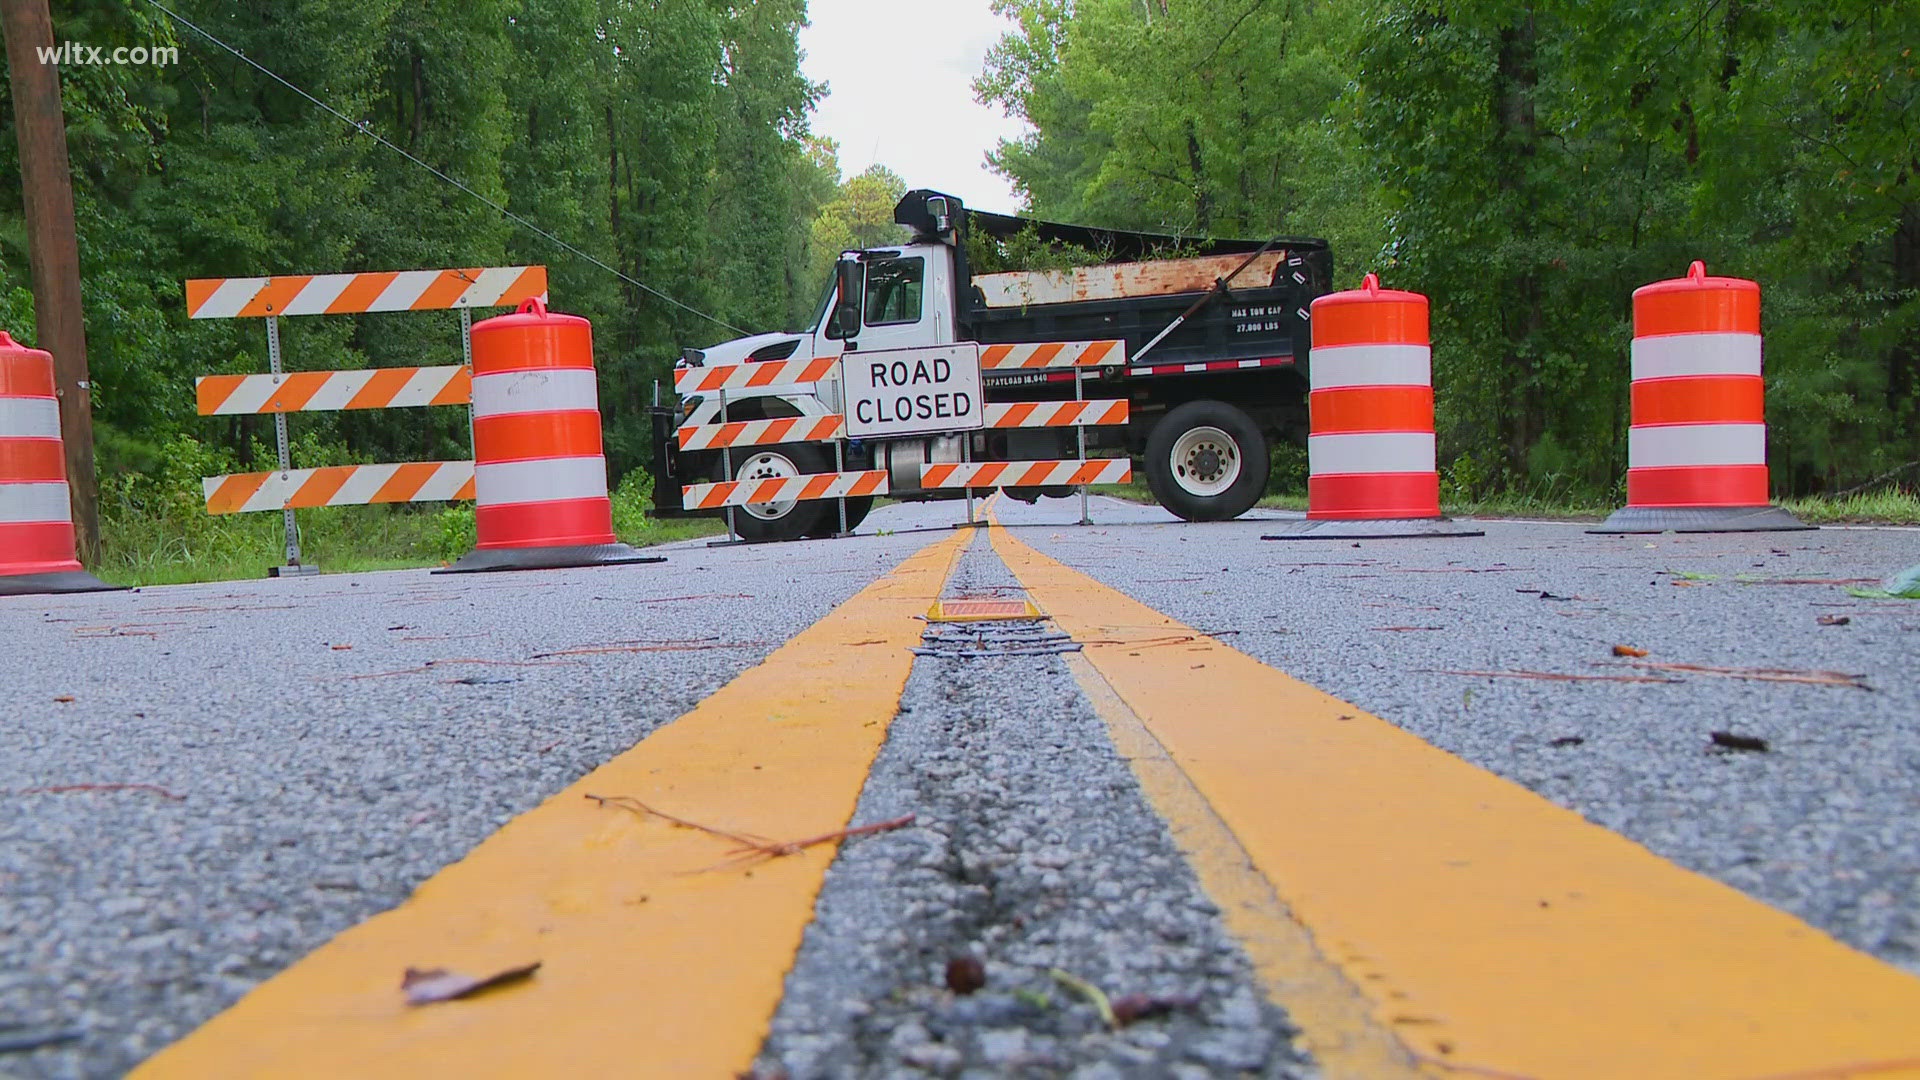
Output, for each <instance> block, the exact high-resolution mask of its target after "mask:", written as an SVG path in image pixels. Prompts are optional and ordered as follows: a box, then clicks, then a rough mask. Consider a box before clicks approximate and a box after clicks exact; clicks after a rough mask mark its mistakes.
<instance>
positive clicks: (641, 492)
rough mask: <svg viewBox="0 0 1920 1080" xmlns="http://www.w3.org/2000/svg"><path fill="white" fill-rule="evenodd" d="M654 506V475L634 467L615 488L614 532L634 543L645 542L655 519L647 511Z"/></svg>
mask: <svg viewBox="0 0 1920 1080" xmlns="http://www.w3.org/2000/svg"><path fill="white" fill-rule="evenodd" d="M652 506H653V477H651V476H649V475H647V473H646V471H645V470H643V469H634V470H632V471H631V472H629V473H627V475H625V476H623V477H621V478H620V484H619V486H617V487H615V488H614V489H613V534H614V535H615V536H618V537H619V538H620V539H621V540H622V541H624V542H626V543H629V544H632V543H640V542H644V537H645V536H646V535H647V533H648V531H649V530H650V529H652V527H653V525H654V523H653V520H652V519H651V518H649V517H647V511H648V509H649V508H651V507H652Z"/></svg>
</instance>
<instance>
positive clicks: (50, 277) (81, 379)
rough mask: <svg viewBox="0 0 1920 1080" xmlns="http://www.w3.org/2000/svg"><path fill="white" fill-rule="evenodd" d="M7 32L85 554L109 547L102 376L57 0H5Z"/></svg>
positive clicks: (36, 287)
mask: <svg viewBox="0 0 1920 1080" xmlns="http://www.w3.org/2000/svg"><path fill="white" fill-rule="evenodd" d="M0 33H4V35H5V37H6V41H7V77H8V80H9V83H10V85H11V86H12V89H13V122H14V133H15V134H16V135H18V136H19V140H20V184H21V188H22V189H23V194H24V202H25V204H26V211H27V263H28V272H29V273H30V274H31V275H32V277H33V314H34V323H35V329H36V331H37V333H38V335H39V341H40V347H41V348H42V349H45V350H47V351H48V352H50V353H52V354H53V378H54V385H55V387H56V388H57V392H58V393H59V395H60V434H61V438H62V440H63V441H64V442H65V444H66V452H67V485H68V489H69V490H70V491H71V493H72V498H73V527H74V534H75V539H76V540H77V541H78V543H79V547H80V557H81V558H82V559H84V560H87V561H89V562H90V561H92V560H93V558H94V556H95V555H96V554H97V553H98V552H99V549H100V506H99V499H98V492H97V490H96V488H95V482H94V475H93V404H92V388H93V384H92V383H91V382H90V381H89V379H88V377H87V330H86V324H85V322H84V321H83V319H82V316H81V308H80V243H79V239H78V237H77V236H76V235H75V233H74V225H73V181H72V167H71V165H70V164H69V162H68V161H67V124H66V118H65V116H64V115H62V113H61V110H60V69H59V67H58V66H57V65H55V64H51V63H42V62H41V54H40V51H39V50H41V49H43V48H44V49H49V50H50V49H52V48H53V18H52V17H51V16H50V15H49V14H48V13H47V0H0Z"/></svg>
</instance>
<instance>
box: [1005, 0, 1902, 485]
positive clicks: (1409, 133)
mask: <svg viewBox="0 0 1920 1080" xmlns="http://www.w3.org/2000/svg"><path fill="white" fill-rule="evenodd" d="M995 7H996V9H997V10H1000V11H1003V12H1005V13H1007V14H1009V15H1011V16H1012V17H1013V18H1014V19H1015V21H1016V22H1017V24H1018V29H1017V30H1016V31H1015V32H1013V33H1011V34H1009V35H1008V36H1006V37H1005V38H1004V39H1003V40H1002V41H1001V42H1000V43H999V45H997V46H996V47H995V48H994V49H993V51H992V52H991V54H990V55H989V57H988V62H987V69H986V71H985V72H984V73H983V75H982V76H981V78H980V79H979V80H978V81H977V82H976V84H975V89H976V91H977V92H978V94H979V95H980V97H981V99H982V100H983V101H986V102H989V103H994V104H998V105H1000V106H1001V107H1003V108H1005V109H1006V110H1008V111H1009V112H1010V113H1012V114H1014V115H1017V116H1020V117H1022V118H1024V119H1026V120H1027V121H1029V122H1030V124H1031V125H1032V127H1033V129H1034V130H1033V134H1031V135H1030V136H1028V137H1026V138H1024V139H1021V140H1017V141H1014V142H1010V143H1005V144H1003V145H1002V146H1001V147H1000V148H999V150H998V151H997V152H996V153H995V155H994V158H993V160H994V162H995V164H996V165H997V166H998V168H999V169H1000V170H1001V171H1002V172H1004V173H1006V174H1007V175H1008V176H1009V177H1011V178H1012V179H1013V180H1014V182H1015V183H1016V184H1017V185H1018V186H1019V187H1020V188H1021V190H1022V191H1024V192H1025V193H1026V194H1027V196H1028V197H1029V199H1030V200H1031V203H1032V207H1033V209H1034V210H1035V212H1036V213H1038V214H1039V215H1040V216H1043V217H1052V218H1058V219H1064V220H1074V221H1084V222H1087V223H1089V224H1104V225H1112V226H1116V227H1134V228H1158V229H1161V230H1165V231H1175V232H1180V231H1188V232H1211V233H1213V234H1216V235H1229V234H1238V235H1248V234H1250V235H1264V234H1269V233H1272V232H1279V231H1287V232H1298V233H1309V234H1313V235H1319V236H1325V237H1328V238H1329V239H1331V240H1332V241H1333V244H1334V249H1335V252H1336V255H1337V256H1338V257H1339V260H1340V263H1341V265H1342V266H1343V267H1345V269H1344V270H1343V271H1342V273H1341V274H1340V281H1341V284H1343V285H1344V284H1349V283H1352V282H1357V281H1358V279H1359V277H1360V275H1361V274H1362V273H1364V272H1365V271H1367V270H1377V271H1379V272H1380V273H1381V275H1382V277H1383V279H1384V280H1385V282H1386V284H1388V285H1389V286H1396V287H1401V288H1409V289H1413V290H1416V291H1420V292H1423V293H1425V294H1427V295H1428V296H1429V297H1430V298H1431V299H1432V301H1433V335H1434V343H1435V345H1434V377H1435V386H1436V391H1437V395H1438V397H1437V402H1436V404H1437V409H1438V421H1439V424H1438V427H1439V433H1440V456H1441V460H1442V461H1450V462H1452V463H1453V464H1452V466H1451V467H1450V468H1449V469H1448V470H1446V474H1447V475H1446V481H1447V483H1448V485H1449V497H1450V498H1456V499H1466V500H1469V501H1474V500H1485V499H1487V498H1489V497H1494V496H1503V497H1507V496H1510V497H1512V498H1516V499H1522V500H1534V501H1552V500H1555V499H1562V500H1564V499H1572V500H1573V501H1575V502H1579V503H1583V504H1589V505H1605V504H1607V503H1609V502H1613V501H1616V500H1615V499H1614V498H1613V496H1614V495H1616V494H1617V491H1618V488H1619V485H1620V482H1621V478H1622V476H1623V474H1624V471H1625V468H1626V428H1627V423H1628V416H1629V410H1628V394H1627V382H1628V369H1627V346H1628V341H1629V339H1630V337H1631V326H1630V310H1631V309H1630V301H1629V297H1630V295H1631V293H1632V290H1633V289H1634V288H1636V287H1637V286H1639V285H1642V284H1645V283H1647V282H1650V281H1655V280H1660V279H1664V278H1671V277H1678V276H1680V275H1682V274H1683V273H1684V272H1685V270H1686V267H1687V265H1688V263H1689V262H1690V261H1692V260H1693V259H1696V258H1699V259H1705V260H1706V261H1707V262H1708V265H1709V267H1710V269H1711V270H1713V271H1714V272H1716V273H1721V274H1728V275H1734V276H1740V277H1748V278H1753V279H1755V280H1758V281H1760V282H1761V284H1762V287H1763V289H1764V291H1765V312H1764V318H1765V324H1764V329H1765V331H1766V335H1767V337H1766V354H1767V358H1766V362H1767V370H1768V414H1769V417H1768V418H1769V423H1770V446H1771V455H1772V464H1773V466H1774V469H1773V473H1774V477H1775V484H1776V486H1777V487H1778V488H1780V489H1781V490H1783V491H1793V492H1808V491H1819V490H1833V489H1841V488H1845V487H1847V486H1848V485H1850V484H1852V483H1856V482H1858V481H1860V480H1862V479H1865V478H1867V477H1870V476H1874V475H1877V474H1879V473H1881V472H1884V471H1886V470H1887V469H1890V468H1893V467H1895V466H1897V465H1899V464H1900V463H1901V462H1904V461H1909V460H1912V459H1914V458H1915V457H1920V158H1916V157H1915V156H1914V152H1913V148H1914V147H1915V146H1916V145H1920V109H1916V108H1914V104H1915V102H1916V100H1920V58H1916V57H1915V55H1914V51H1913V49H1914V44H1913V33H1912V29H1913V27H1915V26H1920V0H1892V2H1890V3H1889V2H1874V0H1818V2H1816V0H1736V2H1725V0H1686V2H1684V3H1679V4H1671V5H1665V6H1661V5H1623V4H1618V3H1612V2H1603V0H1571V2H1568V3H1561V4H1541V3H1495V2H1492V0H1367V2H1363V3H1357V4H1355V3H1335V2H1333V0H1295V2H1292V3H1288V4H1266V3H1260V2H1258V0H1255V2H1253V3H1247V4H1238V3H1236V4H1213V3H1209V2H1206V0H1076V2H1068V0H996V4H995Z"/></svg>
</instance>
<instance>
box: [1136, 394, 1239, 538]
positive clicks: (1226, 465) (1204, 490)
mask: <svg viewBox="0 0 1920 1080" xmlns="http://www.w3.org/2000/svg"><path fill="white" fill-rule="evenodd" d="M1267 470H1268V460H1267V440H1266V436H1264V435H1262V434H1260V428H1259V427H1258V426H1257V425H1255V424H1254V422H1253V418H1252V417H1250V416H1248V415H1247V414H1246V413H1244V412H1241V411H1240V410H1239V409H1236V408H1234V407H1233V406H1232V405H1229V404H1227V403H1226V402H1224V401H1189V402H1187V403H1186V404H1185V405H1181V406H1179V407H1178V408H1176V409H1174V410H1172V411H1171V412H1169V413H1167V415H1166V416H1164V417H1162V418H1161V419H1160V422H1159V423H1158V424H1155V425H1154V426H1153V432H1152V433H1151V434H1150V435H1148V436H1147V486H1148V487H1149V488H1151V489H1153V497H1154V498H1155V499H1157V500H1158V501H1159V503H1160V505H1161V506H1164V507H1166V508H1167V509H1168V510H1171V511H1173V512H1174V513H1175V514H1176V515H1178V516H1180V517H1183V518H1185V519H1186V520H1188V521H1225V520H1227V519H1229V518H1236V517H1239V516H1240V515H1241V514H1244V513H1246V512H1247V511H1248V510H1250V509H1252V508H1253V504H1254V503H1257V502H1259V501H1260V496H1261V495H1263V494H1265V492H1266V490H1267Z"/></svg>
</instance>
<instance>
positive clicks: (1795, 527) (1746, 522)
mask: <svg viewBox="0 0 1920 1080" xmlns="http://www.w3.org/2000/svg"><path fill="white" fill-rule="evenodd" d="M1816 527H1817V526H1813V525H1808V524H1806V523H1805V522H1803V521H1801V520H1800V519H1799V518H1797V517H1794V516H1793V515H1792V514H1789V513H1787V512H1786V511H1785V510H1782V509H1780V508H1779V507H1777V506H1727V507H1711V508H1696V509H1686V508H1678V509H1677V508H1671V507H1653V506H1629V507H1627V508H1625V509H1624V510H1615V511H1614V512H1613V516H1612V517H1609V518H1608V519H1607V520H1605V521H1603V522H1601V523H1600V524H1598V525H1596V526H1594V527H1593V528H1591V529H1588V530H1587V531H1588V532H1590V533H1611V534H1615V535H1620V534H1626V533H1663V532H1677V533H1717V532H1797V531H1800V530H1803V529H1812V528H1816Z"/></svg>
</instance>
